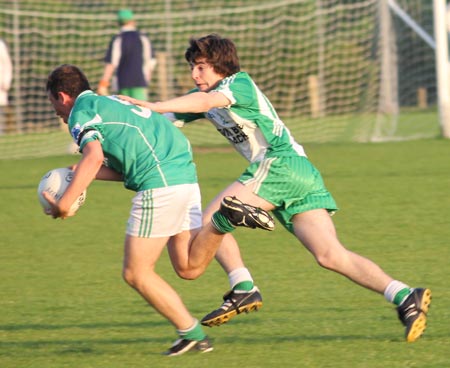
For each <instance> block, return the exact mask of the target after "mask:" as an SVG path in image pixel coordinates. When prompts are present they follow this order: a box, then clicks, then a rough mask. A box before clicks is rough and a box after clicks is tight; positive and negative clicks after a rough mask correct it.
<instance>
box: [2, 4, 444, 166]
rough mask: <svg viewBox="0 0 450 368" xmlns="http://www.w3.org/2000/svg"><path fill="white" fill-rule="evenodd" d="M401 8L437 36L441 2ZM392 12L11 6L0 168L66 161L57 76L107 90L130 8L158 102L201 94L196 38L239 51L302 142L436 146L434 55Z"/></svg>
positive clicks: (206, 129) (204, 132) (7, 7)
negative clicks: (51, 94) (51, 80)
mask: <svg viewBox="0 0 450 368" xmlns="http://www.w3.org/2000/svg"><path fill="white" fill-rule="evenodd" d="M397 3H398V5H399V6H401V7H402V8H403V9H404V10H405V11H407V12H408V14H410V15H411V16H412V17H413V18H414V19H415V20H416V22H418V24H420V26H421V27H423V29H424V30H425V31H426V32H428V33H430V34H433V32H432V31H433V17H432V4H431V3H432V2H431V1H429V0H398V1H397ZM383 4H384V5H385V6H387V5H386V4H387V3H386V1H385V0H365V1H361V0H358V1H356V0H277V1H273V0H243V1H239V0H222V1H218V0H216V1H214V2H212V1H208V0H166V1H162V0H161V1H155V0H149V1H140V0H139V1H137V0H136V1H119V0H109V1H108V0H103V1H100V0H98V1H96V0H81V1H65V2H61V1H50V0H41V1H39V2H37V1H34V0H28V1H19V0H15V1H6V0H0V37H2V38H3V39H4V40H5V41H6V42H7V44H8V46H9V49H10V52H11V57H12V59H13V64H14V79H13V86H12V89H11V91H10V106H9V107H8V110H7V119H6V122H4V125H5V128H4V129H3V131H4V133H3V135H1V136H0V158H15V157H28V156H38V155H41V156H45V155H50V154H60V153H65V152H67V150H68V149H69V148H68V147H69V143H70V137H69V135H68V134H67V133H66V132H65V131H63V129H61V124H60V122H59V121H58V119H57V118H56V116H55V114H54V112H53V110H52V108H51V106H50V104H49V102H48V101H47V97H46V94H45V90H44V89H45V81H46V77H47V75H48V73H49V72H50V71H51V70H52V69H53V68H54V67H55V66H57V65H59V64H62V63H71V64H76V65H78V66H80V67H81V68H82V69H83V70H84V72H85V73H86V74H87V76H88V78H89V80H90V81H91V84H92V87H93V88H96V87H97V83H98V81H99V79H100V77H101V75H102V70H103V57H104V54H105V51H106V48H107V45H108V43H109V41H110V38H111V37H112V36H113V35H114V34H115V33H116V32H117V31H118V26H117V24H116V12H117V10H118V9H120V8H123V7H128V8H130V9H132V10H133V11H134V13H135V17H136V20H137V24H138V28H139V29H140V30H141V31H143V32H144V33H146V34H147V35H149V37H150V39H151V40H152V42H153V46H154V48H155V51H156V54H157V58H158V65H157V67H156V70H155V72H154V75H153V79H152V81H151V86H150V95H149V99H151V100H159V99H164V98H168V97H173V96H177V95H180V94H182V93H184V92H186V91H187V90H188V89H190V88H191V87H192V83H191V80H190V74H189V67H188V65H187V63H186V62H185V60H184V51H185V49H186V47H187V46H188V40H189V38H190V37H192V36H194V37H197V36H203V35H206V34H208V33H219V34H221V35H222V36H226V37H229V38H231V39H232V40H233V41H234V42H235V43H236V45H237V48H238V51H239V56H240V59H241V67H242V69H243V70H245V71H247V72H249V73H250V75H251V76H252V77H253V78H254V80H255V81H256V82H257V84H258V85H259V86H260V87H261V89H262V90H263V91H264V93H265V94H266V95H267V96H268V97H269V98H270V100H271V101H272V103H273V104H274V106H275V107H276V108H277V110H278V113H279V115H280V116H281V117H282V119H283V120H284V122H285V123H286V125H287V126H288V127H289V129H290V130H291V132H292V134H293V135H294V136H295V137H296V138H297V139H298V140H299V141H300V142H302V143H306V142H338V141H376V140H386V139H411V138H417V137H433V136H437V135H439V122H438V114H437V111H436V85H435V84H436V83H435V60H434V51H433V50H432V49H431V48H430V47H429V46H427V45H426V44H425V43H424V42H423V41H422V40H421V39H420V38H419V37H417V35H416V34H415V33H414V31H412V30H411V29H410V28H408V27H407V26H406V25H405V24H404V23H403V22H402V21H401V20H400V19H399V18H398V17H396V16H395V15H394V14H392V12H390V13H389V12H388V21H389V22H387V23H386V21H385V20H386V19H387V18H386V17H380V14H381V11H382V10H383V9H385V8H383ZM383 30H388V33H387V35H388V36H389V37H387V36H386V33H385V34H384V35H383ZM386 37H387V38H386ZM387 44H389V47H387V46H386V45H387ZM386 50H389V55H388V56H389V57H387V58H386ZM383 62H384V64H383ZM383 83H384V84H383ZM386 83H387V84H386ZM194 125H195V126H191V127H186V128H184V130H183V131H184V132H185V133H186V135H187V136H188V137H189V139H190V140H191V142H192V143H193V144H194V145H201V146H211V145H223V144H226V142H225V140H223V138H221V137H220V136H219V135H218V134H217V133H216V132H215V131H214V129H213V128H212V127H211V126H209V125H208V124H207V123H204V122H203V123H197V124H194Z"/></svg>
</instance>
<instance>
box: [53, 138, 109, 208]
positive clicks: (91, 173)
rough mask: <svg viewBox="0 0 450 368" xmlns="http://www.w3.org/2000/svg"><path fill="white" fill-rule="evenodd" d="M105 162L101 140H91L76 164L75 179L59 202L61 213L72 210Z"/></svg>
mask: <svg viewBox="0 0 450 368" xmlns="http://www.w3.org/2000/svg"><path fill="white" fill-rule="evenodd" d="M102 164H103V151H102V150H101V145H100V142H98V141H95V142H90V143H88V144H87V145H86V146H85V147H84V148H83V157H82V158H81V160H80V162H79V163H78V164H77V165H76V168H75V171H74V174H73V179H72V181H71V182H70V184H69V186H68V187H67V190H66V191H65V193H64V195H63V196H62V197H61V199H60V200H59V202H58V207H59V210H60V212H61V213H63V214H65V213H68V212H69V211H70V207H71V206H72V204H73V203H74V202H75V201H76V199H77V198H78V197H79V195H80V193H82V192H83V191H84V190H85V189H87V187H88V186H89V185H90V184H91V183H92V181H93V180H94V179H95V177H96V175H97V172H98V171H99V169H100V167H101V166H102Z"/></svg>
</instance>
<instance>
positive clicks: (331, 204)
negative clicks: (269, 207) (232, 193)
mask: <svg viewBox="0 0 450 368" xmlns="http://www.w3.org/2000/svg"><path fill="white" fill-rule="evenodd" d="M238 181H239V182H241V183H242V184H244V185H250V184H255V188H254V193H255V194H257V195H258V196H260V197H261V198H264V199H265V200H266V201H268V202H270V203H272V204H273V205H274V206H275V207H276V209H275V210H274V211H273V214H274V215H275V216H276V218H277V219H278V221H280V222H281V223H282V224H283V226H284V227H285V228H286V229H287V230H288V231H290V232H291V233H293V226H292V221H291V219H292V216H294V215H295V214H297V213H302V212H306V211H309V210H313V209H318V208H324V209H326V210H327V211H328V212H331V213H333V212H335V211H337V210H338V207H337V206H336V202H335V201H334V199H333V196H332V195H331V193H330V192H328V190H327V188H326V187H325V184H324V182H323V179H322V176H321V175H320V172H319V171H318V170H317V169H316V168H315V167H314V165H313V164H312V163H311V162H310V161H309V160H308V158H306V157H303V156H294V157H268V158H265V159H264V160H263V161H260V162H255V163H252V164H251V165H250V166H249V167H248V168H247V169H246V170H245V172H244V173H243V174H242V175H241V176H240V177H239V179H238Z"/></svg>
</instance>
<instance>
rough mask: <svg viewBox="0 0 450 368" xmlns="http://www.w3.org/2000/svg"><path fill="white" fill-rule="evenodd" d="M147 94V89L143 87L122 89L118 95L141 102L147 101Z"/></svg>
mask: <svg viewBox="0 0 450 368" xmlns="http://www.w3.org/2000/svg"><path fill="white" fill-rule="evenodd" d="M147 93H148V92H147V88H145V87H129V88H122V89H121V90H119V94H120V95H125V96H128V97H132V98H136V99H138V100H143V101H147V99H148V95H147Z"/></svg>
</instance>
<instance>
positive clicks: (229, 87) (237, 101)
mask: <svg viewBox="0 0 450 368" xmlns="http://www.w3.org/2000/svg"><path fill="white" fill-rule="evenodd" d="M251 83H252V82H251V80H250V78H244V77H242V76H240V75H239V74H237V75H233V76H231V77H228V78H225V79H224V80H223V81H222V82H221V83H220V84H219V85H218V86H217V87H216V88H215V89H214V91H217V92H220V93H223V94H224V95H225V96H226V97H227V98H228V99H229V100H230V101H231V105H239V106H243V107H245V106H251V105H252V104H253V102H254V100H255V98H256V96H255V93H254V88H252V87H253V86H252V84H251Z"/></svg>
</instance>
